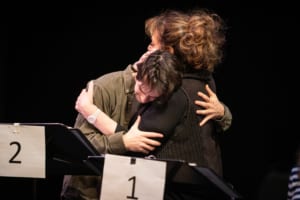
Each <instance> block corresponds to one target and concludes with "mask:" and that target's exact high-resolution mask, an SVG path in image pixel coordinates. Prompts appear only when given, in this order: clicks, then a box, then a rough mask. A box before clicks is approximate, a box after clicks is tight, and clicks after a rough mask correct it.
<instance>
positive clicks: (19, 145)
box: [9, 142, 21, 164]
mask: <svg viewBox="0 0 300 200" xmlns="http://www.w3.org/2000/svg"><path fill="white" fill-rule="evenodd" d="M10 145H17V151H16V153H15V154H14V155H13V156H12V157H11V159H9V163H18V164H20V163H21V161H20V160H15V158H16V157H17V155H18V154H19V153H20V151H21V144H20V143H19V142H11V143H10Z"/></svg>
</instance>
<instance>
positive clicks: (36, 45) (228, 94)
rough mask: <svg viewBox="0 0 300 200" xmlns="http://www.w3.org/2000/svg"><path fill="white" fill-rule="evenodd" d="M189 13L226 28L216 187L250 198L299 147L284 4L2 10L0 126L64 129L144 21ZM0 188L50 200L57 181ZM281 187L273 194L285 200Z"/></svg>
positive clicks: (289, 16) (130, 54) (139, 48)
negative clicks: (83, 95) (228, 117)
mask: <svg viewBox="0 0 300 200" xmlns="http://www.w3.org/2000/svg"><path fill="white" fill-rule="evenodd" d="M193 7H206V8H208V9H211V10H213V11H215V12H217V13H218V14H220V15H221V17H222V18H223V19H224V20H225V21H226V23H227V25H228V33H227V43H226V51H225V58H224V62H223V64H222V65H220V66H219V67H218V68H217V69H216V72H215V79H216V82H217V89H218V97H219V99H220V100H222V101H223V102H225V103H226V104H227V105H228V106H229V107H230V109H231V111H232V114H233V124H232V127H231V128H230V129H229V130H228V131H227V132H226V133H225V134H224V135H223V137H222V152H223V162H224V178H225V180H226V181H228V182H230V183H231V184H232V185H233V186H234V187H235V189H236V190H237V191H239V192H240V193H241V194H242V195H243V196H244V197H245V199H249V200H250V199H253V200H254V199H259V198H260V197H259V196H260V194H261V193H260V190H261V188H262V187H263V184H264V181H265V180H266V178H267V177H268V176H269V175H270V173H271V174H272V173H273V172H274V171H275V172H276V173H277V175H276V176H280V177H281V175H282V174H284V176H283V179H284V180H286V174H287V173H288V171H289V169H290V167H291V166H292V164H293V161H294V153H295V151H296V147H297V145H298V144H299V136H298V134H299V133H297V131H293V130H294V129H293V128H292V122H291V120H292V119H291V118H292V117H291V115H290V114H291V112H290V111H294V112H295V110H294V109H295V108H294V107H295V106H292V105H293V104H292V103H291V101H290V100H291V98H292V93H291V92H292V91H291V87H292V85H291V84H292V80H293V81H294V80H295V79H292V78H291V77H292V75H293V74H294V73H295V72H296V68H297V64H294V62H293V61H294V60H297V55H294V54H295V53H294V52H296V51H297V50H296V49H297V46H296V45H295V42H294V38H295V36H296V31H295V29H297V25H296V23H295V21H296V20H295V19H296V16H295V15H296V14H295V13H296V12H294V11H293V10H294V9H293V8H294V6H293V5H290V4H289V3H288V2H287V1H286V2H283V3H282V2H281V3H280V4H279V3H278V4H274V3H272V4H271V3H262V2H259V1H257V2H256V1H247V2H233V1H231V2H230V1H226V2H225V1H212V0H210V1H201V0H198V1H179V0H177V1H175V0H169V1H167V0H164V1H163V0H161V1H156V0H155V1H149V2H144V1H140V2H139V3H138V2H136V3H134V2H126V1H122V3H120V2H116V1H111V2H103V1H84V2H83V1H81V2H77V3H76V2H75V1H74V2H54V1H40V2H27V1H26V2H18V3H12V2H11V3H6V4H4V3H3V5H1V8H0V9H1V14H0V17H1V24H0V25H1V45H0V52H1V55H0V66H1V68H0V122H9V123H12V122H60V123H64V124H66V125H70V126H72V125H73V124H74V120H75V117H76V114H77V113H76V111H75V109H74V104H75V101H76V98H77V96H78V95H79V93H80V91H81V89H82V88H83V87H85V84H86V82H87V81H89V80H90V79H93V78H96V77H98V76H100V75H102V74H105V73H107V72H111V71H115V70H122V69H124V68H125V67H126V66H127V64H129V63H133V62H134V61H136V60H137V59H138V58H139V56H140V55H141V54H142V53H143V52H144V51H145V50H146V48H147V45H148V40H147V39H146V37H145V34H144V20H145V19H146V18H148V17H151V16H153V15H155V14H158V13H159V12H160V11H161V10H163V9H165V8H176V9H183V10H186V9H189V8H193ZM292 47H293V48H292ZM295 48H296V49H295ZM296 130H297V129H296ZM0 170H1V169H0ZM0 186H1V187H2V188H3V187H4V191H7V194H8V195H9V196H10V199H17V198H18V197H20V195H22V197H25V196H27V197H28V198H29V199H32V198H33V199H35V198H38V199H55V198H58V193H59V191H60V187H61V177H48V178H47V180H37V181H34V180H32V179H17V178H2V179H0ZM34 186H37V187H34ZM286 187H287V185H284V184H283V186H281V187H280V188H279V189H276V188H275V186H274V188H272V189H273V191H275V190H277V191H283V192H285V191H286ZM34 188H35V189H37V191H38V194H37V195H38V196H34V195H33V189H34ZM43 195H45V196H43ZM42 196H43V197H42Z"/></svg>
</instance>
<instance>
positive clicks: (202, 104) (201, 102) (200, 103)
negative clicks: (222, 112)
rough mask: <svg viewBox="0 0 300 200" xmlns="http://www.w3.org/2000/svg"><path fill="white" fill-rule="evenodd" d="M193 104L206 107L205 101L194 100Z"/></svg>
mask: <svg viewBox="0 0 300 200" xmlns="http://www.w3.org/2000/svg"><path fill="white" fill-rule="evenodd" d="M195 104H196V105H198V106H201V107H203V108H206V107H207V103H206V102H204V101H199V100H195Z"/></svg>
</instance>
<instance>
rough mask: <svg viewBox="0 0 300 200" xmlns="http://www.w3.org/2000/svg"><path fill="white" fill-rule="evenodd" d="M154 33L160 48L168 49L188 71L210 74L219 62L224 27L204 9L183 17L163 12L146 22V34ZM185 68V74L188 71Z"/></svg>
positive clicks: (221, 56) (223, 41)
mask: <svg viewBox="0 0 300 200" xmlns="http://www.w3.org/2000/svg"><path fill="white" fill-rule="evenodd" d="M155 31H157V32H158V35H159V42H160V43H161V45H162V48H163V49H166V50H168V49H169V48H172V49H173V53H174V54H175V55H176V56H177V57H178V58H179V59H180V60H181V62H183V63H184V64H185V65H186V66H187V67H189V68H192V69H194V70H195V69H196V70H199V69H204V70H207V71H210V72H213V71H214V69H215V66H216V65H217V64H219V63H220V62H221V61H222V58H223V45H224V43H225V23H224V21H223V20H222V18H221V17H220V16H219V15H217V14H216V13H213V12H210V11H208V10H205V9H197V10H192V11H190V12H186V13H185V12H182V11H176V10H166V11H164V12H162V13H161V14H160V15H157V16H155V17H152V18H149V19H147V20H146V22H145V32H146V34H147V35H148V36H149V37H151V36H152V35H153V34H154V32H155ZM189 68H187V69H186V70H192V69H189Z"/></svg>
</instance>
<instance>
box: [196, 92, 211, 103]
mask: <svg viewBox="0 0 300 200" xmlns="http://www.w3.org/2000/svg"><path fill="white" fill-rule="evenodd" d="M197 94H198V96H199V97H201V98H202V99H203V100H204V101H206V102H208V101H209V96H207V95H206V94H204V93H203V92H198V93H197Z"/></svg>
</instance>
